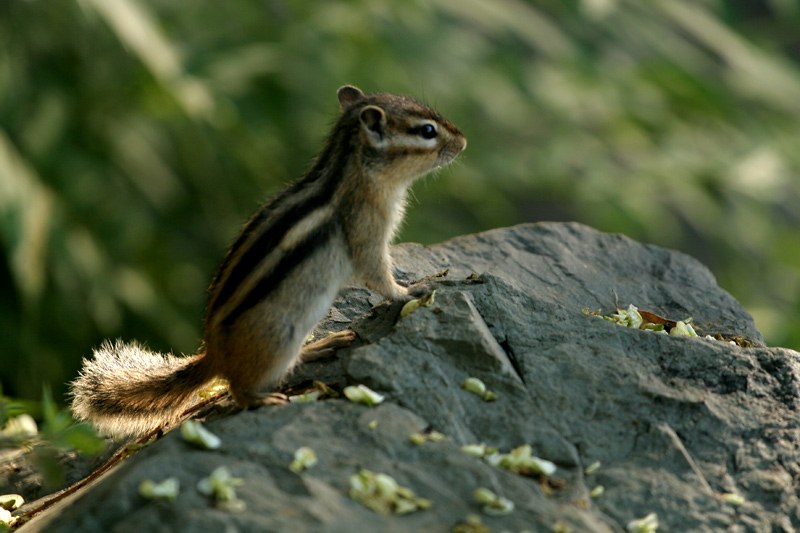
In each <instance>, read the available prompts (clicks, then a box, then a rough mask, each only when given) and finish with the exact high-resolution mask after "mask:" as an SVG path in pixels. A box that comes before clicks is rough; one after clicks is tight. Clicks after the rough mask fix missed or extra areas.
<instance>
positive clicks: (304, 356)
mask: <svg viewBox="0 0 800 533" xmlns="http://www.w3.org/2000/svg"><path fill="white" fill-rule="evenodd" d="M355 338H356V334H355V333H354V332H353V331H351V330H349V329H346V330H344V331H339V332H338V333H332V334H330V335H328V336H327V337H324V338H322V339H320V340H318V341H315V342H312V343H311V344H306V345H305V346H303V349H302V350H301V351H300V362H301V363H308V362H309V361H316V360H318V359H323V358H325V357H331V356H332V355H333V354H334V353H335V352H336V350H338V349H339V348H346V347H348V346H350V344H351V343H352V342H353V339H355Z"/></svg>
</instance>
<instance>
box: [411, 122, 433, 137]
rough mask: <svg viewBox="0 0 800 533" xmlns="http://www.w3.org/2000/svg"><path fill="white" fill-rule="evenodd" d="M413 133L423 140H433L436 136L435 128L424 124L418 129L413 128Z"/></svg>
mask: <svg viewBox="0 0 800 533" xmlns="http://www.w3.org/2000/svg"><path fill="white" fill-rule="evenodd" d="M414 131H415V133H416V134H417V135H419V136H420V137H422V138H423V139H433V138H434V137H436V135H438V132H437V131H436V127H435V126H434V125H433V124H425V125H422V126H420V127H418V128H414Z"/></svg>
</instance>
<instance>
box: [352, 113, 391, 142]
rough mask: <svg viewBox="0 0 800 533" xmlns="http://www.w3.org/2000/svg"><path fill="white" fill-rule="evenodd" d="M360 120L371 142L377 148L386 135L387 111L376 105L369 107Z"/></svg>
mask: <svg viewBox="0 0 800 533" xmlns="http://www.w3.org/2000/svg"><path fill="white" fill-rule="evenodd" d="M358 118H359V119H360V120H361V126H362V127H363V128H364V131H365V132H366V134H367V138H368V139H369V140H370V142H371V143H372V144H374V145H375V146H378V145H380V144H381V143H382V142H383V138H384V135H385V133H386V111H384V110H383V109H381V108H380V107H378V106H376V105H368V106H364V108H363V109H362V110H361V113H359V115H358Z"/></svg>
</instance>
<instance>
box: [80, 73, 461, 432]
mask: <svg viewBox="0 0 800 533" xmlns="http://www.w3.org/2000/svg"><path fill="white" fill-rule="evenodd" d="M337 94H338V98H339V106H340V110H341V113H340V115H339V117H338V120H337V121H336V124H335V125H334V127H333V130H332V131H331V133H330V134H329V136H328V138H327V140H326V142H325V145H324V148H323V149H322V152H321V153H320V154H319V155H318V156H317V157H316V159H315V160H314V162H313V164H312V165H311V168H310V169H309V170H308V171H307V172H306V174H305V175H304V176H303V177H302V178H300V179H299V180H298V181H296V182H294V183H292V184H291V185H289V186H288V187H287V188H286V189H285V190H283V192H281V193H279V194H278V195H277V196H275V197H274V198H272V200H270V201H269V202H267V203H266V204H264V205H263V206H262V207H261V208H260V209H259V210H258V211H256V213H255V214H254V215H253V216H252V217H250V219H249V220H248V221H247V223H246V224H245V225H244V227H243V229H242V230H241V232H240V234H239V236H238V237H237V238H236V240H235V241H234V243H233V245H232V246H231V248H230V249H229V250H228V252H227V254H226V256H225V259H224V260H223V262H222V265H221V266H220V268H219V270H218V271H217V274H216V276H215V277H214V279H213V281H212V283H211V286H210V288H209V292H210V298H209V301H208V306H207V309H206V317H205V321H204V328H205V334H204V338H203V343H202V346H201V349H200V352H199V354H198V355H195V356H191V357H175V356H172V355H162V354H157V353H153V352H149V351H146V350H144V349H143V348H141V347H140V346H139V345H137V344H135V343H133V344H124V343H122V342H121V341H117V342H116V343H115V344H112V343H110V342H108V341H106V343H104V344H103V345H102V346H101V347H100V348H99V349H98V350H95V352H94V358H92V359H86V360H84V366H83V369H82V371H81V373H80V375H79V377H78V378H77V379H76V380H75V381H74V382H73V383H72V384H71V390H70V394H71V396H72V411H73V413H74V415H75V417H76V418H77V419H81V420H88V421H90V422H91V423H92V424H93V425H94V426H96V427H97V428H98V429H99V430H101V431H102V432H103V433H107V434H112V435H116V436H124V435H134V434H138V433H144V432H146V431H150V430H153V429H156V428H158V427H160V426H162V425H164V424H169V423H172V422H175V421H176V420H177V418H178V416H179V414H180V413H182V412H183V411H184V410H185V409H186V408H188V407H190V406H191V405H193V404H194V403H196V402H197V398H196V397H195V393H196V391H197V390H198V389H200V388H201V387H203V386H204V385H206V384H207V383H209V382H210V381H211V380H213V379H214V378H216V377H220V378H223V379H225V380H226V381H227V382H228V385H229V391H230V393H231V395H232V397H233V400H234V401H235V402H236V404H237V405H239V406H241V407H243V408H251V407H256V406H259V405H263V404H266V403H274V400H273V399H271V397H270V395H269V394H264V393H262V392H260V391H261V390H262V389H263V388H267V387H275V386H276V385H277V384H279V382H280V380H281V379H282V378H283V377H284V376H285V375H286V373H287V372H288V371H289V370H290V369H291V368H292V367H293V366H294V365H296V364H298V363H299V362H302V361H304V360H310V359H315V358H318V357H321V356H325V355H330V354H332V353H333V351H334V350H335V349H336V348H338V347H341V346H344V345H348V344H349V343H350V341H351V340H352V339H353V337H354V333H352V332H350V331H346V332H342V333H340V334H337V335H332V336H330V337H328V338H326V339H322V340H320V341H317V342H315V343H312V344H309V345H307V346H305V347H303V342H304V340H305V339H306V337H307V336H308V334H309V333H310V332H311V330H312V329H313V327H314V326H315V325H316V324H317V322H319V320H321V319H322V317H323V316H324V314H325V312H326V311H327V310H328V308H329V307H330V306H331V304H332V303H333V300H334V298H335V297H336V295H337V293H338V292H339V290H340V289H342V287H343V286H344V285H345V284H346V283H347V282H348V281H350V280H351V279H353V278H354V279H355V280H356V281H359V282H361V283H363V284H364V285H366V286H367V287H368V288H370V289H373V290H375V291H377V292H378V293H380V294H381V295H382V296H384V297H386V298H388V299H391V300H409V299H411V298H412V297H411V296H410V295H409V293H408V289H407V288H406V287H403V286H401V285H399V284H398V283H397V282H396V281H395V279H394V277H393V275H392V261H391V258H390V257H389V243H390V241H391V240H392V237H393V236H394V233H395V231H396V230H397V227H398V224H400V221H401V220H402V218H403V213H404V207H405V198H406V192H407V189H408V187H409V186H410V185H411V182H412V181H414V179H416V178H418V177H420V176H422V175H423V174H426V173H427V172H429V171H430V170H433V169H435V168H437V167H441V166H443V165H447V164H449V163H450V162H451V161H453V159H454V158H455V157H456V156H457V155H458V154H459V153H460V152H461V151H462V150H464V148H465V147H466V145H467V141H466V139H465V138H464V136H463V135H462V134H461V132H460V131H459V130H458V128H456V127H455V126H454V125H453V124H451V123H450V122H448V121H447V120H446V119H445V118H444V117H442V116H441V115H440V114H439V113H437V112H436V111H434V110H433V109H430V108H429V107H426V106H425V105H423V104H421V103H420V102H418V101H417V100H415V99H413V98H410V97H407V96H397V95H392V94H385V93H371V94H364V93H363V92H361V90H360V89H358V88H356V87H352V86H344V87H342V88H340V89H339V91H338V93H337Z"/></svg>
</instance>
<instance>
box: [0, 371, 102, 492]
mask: <svg viewBox="0 0 800 533" xmlns="http://www.w3.org/2000/svg"><path fill="white" fill-rule="evenodd" d="M34 416H36V417H37V418H38V419H39V420H40V423H39V424H37V423H36V421H35V420H34V418H33V417H34ZM105 444H106V443H105V440H104V439H103V438H101V437H99V436H98V435H97V434H96V433H95V431H94V429H93V428H92V427H91V426H89V425H88V424H85V423H80V424H75V423H74V422H73V420H72V414H71V412H70V411H69V410H68V409H60V410H59V408H58V407H57V406H56V403H55V402H54V400H53V397H52V394H51V393H50V389H49V388H48V387H45V388H44V393H43V396H42V401H41V402H32V401H22V402H21V401H19V400H14V399H12V398H8V397H6V396H3V394H2V393H0V462H2V463H3V466H4V471H3V473H2V474H1V475H0V488H2V489H3V490H9V489H10V488H11V486H10V485H11V484H13V482H12V481H10V480H9V479H8V478H9V474H11V476H10V477H14V474H17V471H16V469H19V468H20V467H21V466H22V465H23V464H24V463H22V462H21V461H20V457H22V456H23V455H25V456H26V458H27V460H28V462H29V464H30V465H31V466H33V467H34V468H35V469H36V472H37V473H38V474H39V475H41V476H42V480H43V481H44V483H45V485H46V486H47V487H49V488H57V487H61V486H63V484H64V479H65V476H64V469H63V467H62V464H61V459H62V458H63V457H64V455H65V452H72V451H74V452H77V453H80V454H82V455H87V456H94V455H98V454H99V453H100V452H102V451H103V450H104V449H105ZM8 463H10V464H11V465H12V466H9V465H8ZM17 488H19V487H17Z"/></svg>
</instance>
